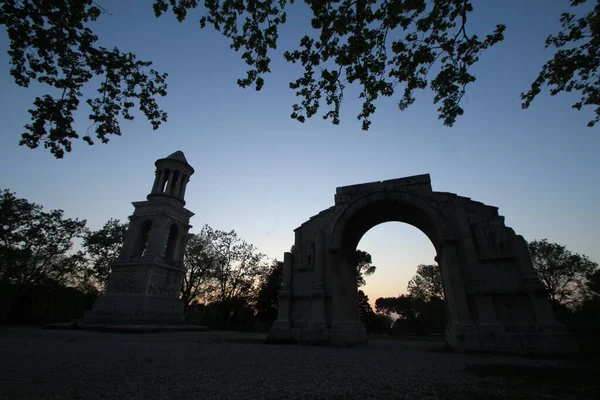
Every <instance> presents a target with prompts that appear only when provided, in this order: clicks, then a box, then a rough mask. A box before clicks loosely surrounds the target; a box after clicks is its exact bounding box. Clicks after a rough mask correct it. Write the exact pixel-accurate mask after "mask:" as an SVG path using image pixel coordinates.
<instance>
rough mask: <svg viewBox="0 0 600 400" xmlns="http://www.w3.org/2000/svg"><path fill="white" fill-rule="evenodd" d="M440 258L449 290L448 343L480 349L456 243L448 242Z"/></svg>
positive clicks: (443, 277) (459, 346)
mask: <svg viewBox="0 0 600 400" xmlns="http://www.w3.org/2000/svg"><path fill="white" fill-rule="evenodd" d="M439 256H440V267H441V269H442V271H441V272H442V279H443V281H444V287H445V288H447V289H449V290H446V301H447V302H448V311H449V313H448V327H447V328H446V341H447V342H448V344H449V345H451V346H452V347H455V348H458V349H478V348H479V342H478V338H477V330H476V328H475V326H474V325H473V321H472V320H471V314H470V312H469V304H468V302H467V296H466V292H465V288H464V285H463V281H462V276H461V270H460V269H461V265H460V261H459V259H458V255H457V254H456V245H455V243H454V242H453V241H449V240H446V241H445V242H444V243H443V244H442V250H441V254H440V255H439Z"/></svg>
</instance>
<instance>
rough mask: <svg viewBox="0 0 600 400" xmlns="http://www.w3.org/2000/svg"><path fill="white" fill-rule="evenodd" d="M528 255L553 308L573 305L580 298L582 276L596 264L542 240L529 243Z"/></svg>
mask: <svg viewBox="0 0 600 400" xmlns="http://www.w3.org/2000/svg"><path fill="white" fill-rule="evenodd" d="M529 254H530V255H531V261H532V263H533V267H534V269H535V271H536V272H537V275H538V277H539V278H540V280H541V281H542V283H543V284H544V285H545V286H546V289H547V290H548V295H549V297H550V301H551V302H552V306H553V308H554V310H555V311H556V310H558V308H559V306H561V305H570V306H574V305H576V304H577V303H578V302H580V301H581V300H582V296H583V295H584V293H583V292H582V290H583V287H584V282H585V280H586V277H587V276H589V275H590V274H592V273H593V272H594V270H595V269H596V268H597V267H598V264H597V263H595V262H593V261H591V260H590V259H589V258H587V256H585V255H581V254H577V253H575V254H573V253H571V252H570V251H569V250H567V248H566V247H565V246H562V245H559V244H556V243H549V242H548V240H546V239H542V240H535V241H533V242H530V243H529Z"/></svg>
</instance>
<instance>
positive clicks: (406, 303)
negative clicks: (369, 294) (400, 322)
mask: <svg viewBox="0 0 600 400" xmlns="http://www.w3.org/2000/svg"><path fill="white" fill-rule="evenodd" d="M375 309H376V310H377V312H378V313H383V314H386V315H389V314H392V313H393V314H398V315H399V316H400V318H402V319H411V320H412V319H415V318H416V314H415V310H414V309H413V301H412V298H411V297H410V296H407V295H404V294H403V295H400V296H398V297H380V298H378V299H377V300H375Z"/></svg>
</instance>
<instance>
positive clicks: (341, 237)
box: [331, 189, 454, 254]
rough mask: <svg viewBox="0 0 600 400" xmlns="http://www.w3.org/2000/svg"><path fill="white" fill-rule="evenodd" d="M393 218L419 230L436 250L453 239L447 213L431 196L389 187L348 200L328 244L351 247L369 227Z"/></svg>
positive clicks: (350, 248) (347, 248) (337, 247)
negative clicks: (349, 201)
mask: <svg viewBox="0 0 600 400" xmlns="http://www.w3.org/2000/svg"><path fill="white" fill-rule="evenodd" d="M393 221H396V222H404V223H407V224H409V225H412V226H414V227H415V228H417V229H419V230H421V231H422V232H423V233H424V234H425V235H426V236H427V237H428V238H429V239H430V240H431V242H432V243H433V246H434V247H435V249H436V251H437V252H438V254H439V253H440V251H441V249H442V246H443V244H444V243H453V242H454V237H453V235H452V231H451V229H450V227H449V226H448V223H447V217H446V216H445V215H444V214H443V213H442V212H441V211H440V210H439V207H438V206H437V204H436V200H435V198H434V197H432V196H427V195H425V194H422V193H418V192H414V191H409V190H402V189H389V190H382V191H377V192H373V193H368V194H365V195H363V196H361V197H359V198H358V199H356V200H354V201H353V202H352V203H350V204H348V205H347V206H346V207H345V208H344V210H343V211H342V212H341V213H340V215H339V216H338V217H337V219H336V221H335V224H334V227H333V231H332V236H331V237H332V241H331V246H332V248H333V249H344V250H350V251H353V250H354V249H355V248H356V245H358V242H359V241H360V239H361V238H362V236H363V235H364V234H365V233H366V232H367V231H368V230H369V229H371V228H372V227H374V226H376V225H379V224H382V223H385V222H393Z"/></svg>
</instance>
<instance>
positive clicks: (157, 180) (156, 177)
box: [150, 168, 162, 193]
mask: <svg viewBox="0 0 600 400" xmlns="http://www.w3.org/2000/svg"><path fill="white" fill-rule="evenodd" d="M161 177H162V171H161V170H160V169H158V168H157V169H156V172H155V173H154V184H153V185H152V191H151V192H150V193H156V191H157V190H158V184H159V183H160V178H161Z"/></svg>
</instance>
